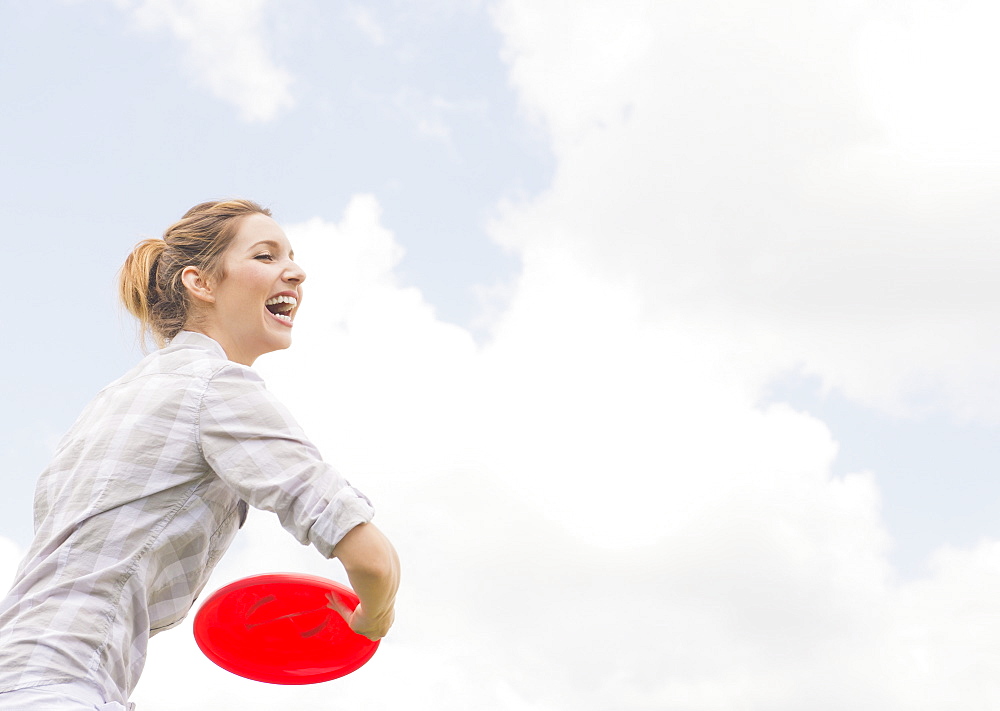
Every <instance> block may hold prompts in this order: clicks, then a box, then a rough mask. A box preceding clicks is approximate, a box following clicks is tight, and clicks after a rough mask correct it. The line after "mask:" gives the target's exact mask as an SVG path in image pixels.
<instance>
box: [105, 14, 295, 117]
mask: <svg viewBox="0 0 1000 711" xmlns="http://www.w3.org/2000/svg"><path fill="white" fill-rule="evenodd" d="M114 2H115V4H116V5H117V6H118V7H119V8H120V9H122V10H125V11H127V12H128V13H129V14H130V15H131V16H132V18H133V19H134V20H135V22H136V24H137V26H138V27H139V28H141V29H142V30H145V31H148V32H152V31H157V30H164V29H165V30H167V31H169V32H170V33H171V34H172V35H173V36H174V37H175V38H176V39H177V40H179V41H180V42H181V44H182V45H183V47H184V59H185V63H186V64H187V65H188V68H189V70H190V71H191V72H192V73H193V74H194V76H195V78H196V80H197V81H198V82H199V83H200V84H202V85H203V86H205V87H206V88H207V89H208V90H209V91H211V92H212V93H213V94H214V95H215V96H216V97H218V98H220V99H222V100H223V101H226V102H229V103H231V104H233V105H234V106H235V107H236V108H237V109H239V111H240V115H241V117H242V118H243V119H244V120H247V121H269V120H271V119H273V118H274V117H275V116H276V115H277V114H278V113H280V112H281V111H283V110H286V109H288V108H291V107H292V106H294V104H295V100H294V97H293V96H292V92H291V87H292V83H293V78H292V75H291V74H290V73H289V72H288V71H286V70H284V69H282V68H280V67H279V66H277V64H276V63H275V61H274V58H273V56H272V53H271V51H269V48H268V45H267V35H266V23H265V21H264V8H265V5H266V4H267V0H114Z"/></svg>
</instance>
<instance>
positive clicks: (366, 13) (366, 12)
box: [349, 5, 386, 47]
mask: <svg viewBox="0 0 1000 711" xmlns="http://www.w3.org/2000/svg"><path fill="white" fill-rule="evenodd" d="M349 15H350V17H351V20H353V22H354V24H355V26H356V27H357V28H358V29H359V30H361V33H362V34H363V35H364V36H365V37H367V38H368V40H369V41H370V42H371V43H372V44H373V45H375V46H376V47H381V46H383V45H384V44H385V43H386V37H385V29H384V28H383V27H382V23H380V22H379V20H378V18H377V17H376V16H375V13H374V12H373V11H372V10H371V8H368V7H364V6H363V5H355V6H354V7H352V8H350V10H349Z"/></svg>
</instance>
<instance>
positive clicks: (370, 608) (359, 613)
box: [330, 523, 399, 639]
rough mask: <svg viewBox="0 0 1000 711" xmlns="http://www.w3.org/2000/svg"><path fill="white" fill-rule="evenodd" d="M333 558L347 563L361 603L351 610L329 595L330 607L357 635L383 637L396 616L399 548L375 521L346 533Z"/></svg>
mask: <svg viewBox="0 0 1000 711" xmlns="http://www.w3.org/2000/svg"><path fill="white" fill-rule="evenodd" d="M332 557H334V558H339V559H340V562H341V563H343V564H344V569H345V570H346V571H347V577H348V578H349V579H350V581H351V587H353V588H354V592H355V593H357V595H358V597H359V598H360V599H361V602H360V603H359V604H358V607H357V608H356V609H354V610H351V609H349V608H346V607H344V606H343V605H342V604H340V603H339V601H338V600H337V599H336V598H334V597H332V596H330V607H331V608H333V609H334V610H336V611H337V612H339V613H340V614H341V616H342V617H343V618H344V619H345V620H346V621H347V624H348V625H350V627H351V629H352V630H354V631H355V632H357V633H358V634H361V635H364V636H365V637H368V638H369V639H381V638H382V637H384V636H385V634H386V632H388V631H389V627H391V626H392V621H393V619H394V616H395V612H394V611H393V606H394V604H395V601H396V590H397V588H398V587H399V557H398V556H397V555H396V549H395V548H393V547H392V544H391V543H390V542H389V539H388V538H386V537H385V535H383V533H382V532H381V531H379V530H378V529H377V528H375V525H374V524H371V523H362V524H360V525H358V526H355V527H354V528H352V529H351V530H350V531H348V532H347V535H345V536H344V537H343V538H342V539H341V540H340V542H339V543H338V544H337V545H336V547H334V549H333V556H332Z"/></svg>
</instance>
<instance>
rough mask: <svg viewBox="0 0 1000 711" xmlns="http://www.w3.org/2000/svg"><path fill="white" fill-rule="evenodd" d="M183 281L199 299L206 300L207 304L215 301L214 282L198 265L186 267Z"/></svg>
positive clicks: (190, 292)
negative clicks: (210, 280) (209, 279)
mask: <svg viewBox="0 0 1000 711" xmlns="http://www.w3.org/2000/svg"><path fill="white" fill-rule="evenodd" d="M181 282H182V283H183V284H184V286H185V287H186V288H187V290H188V293H189V294H191V296H193V297H194V298H195V299H197V300H198V301H204V302H205V303H207V304H214V303H215V293H214V292H213V291H212V284H211V283H210V282H209V281H208V279H207V278H206V277H205V275H204V274H202V272H201V270H200V269H198V267H184V270H183V271H182V272H181Z"/></svg>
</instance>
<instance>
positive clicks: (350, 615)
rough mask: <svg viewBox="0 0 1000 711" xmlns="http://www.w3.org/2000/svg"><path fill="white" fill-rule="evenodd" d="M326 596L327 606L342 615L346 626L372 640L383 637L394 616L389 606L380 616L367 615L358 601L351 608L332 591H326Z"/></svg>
mask: <svg viewBox="0 0 1000 711" xmlns="http://www.w3.org/2000/svg"><path fill="white" fill-rule="evenodd" d="M326 598H327V600H329V601H330V602H329V604H328V605H327V607H329V608H330V609H331V610H335V611H336V612H337V613H338V614H339V615H340V616H341V617H343V618H344V621H345V622H346V623H347V625H348V627H350V628H351V629H352V630H354V631H355V632H357V633H358V634H360V635H362V636H364V637H367V638H368V639H370V640H373V641H374V640H379V639H382V638H383V637H385V635H386V633H387V632H388V631H389V628H390V627H391V626H392V622H393V620H394V619H395V617H396V613H395V611H394V610H393V608H391V607H390V608H389V609H388V610H386V611H385V612H384V613H383V614H382V615H381V616H380V617H369V616H368V615H367V614H366V613H365V611H364V608H363V607H362V606H361V603H358V606H357V607H356V608H354V609H353V610H352V609H351V608H350V607H348V606H347V605H345V604H344V603H343V602H341V601H340V598H338V597H337V596H336V595H334V594H333V593H327V594H326Z"/></svg>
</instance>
